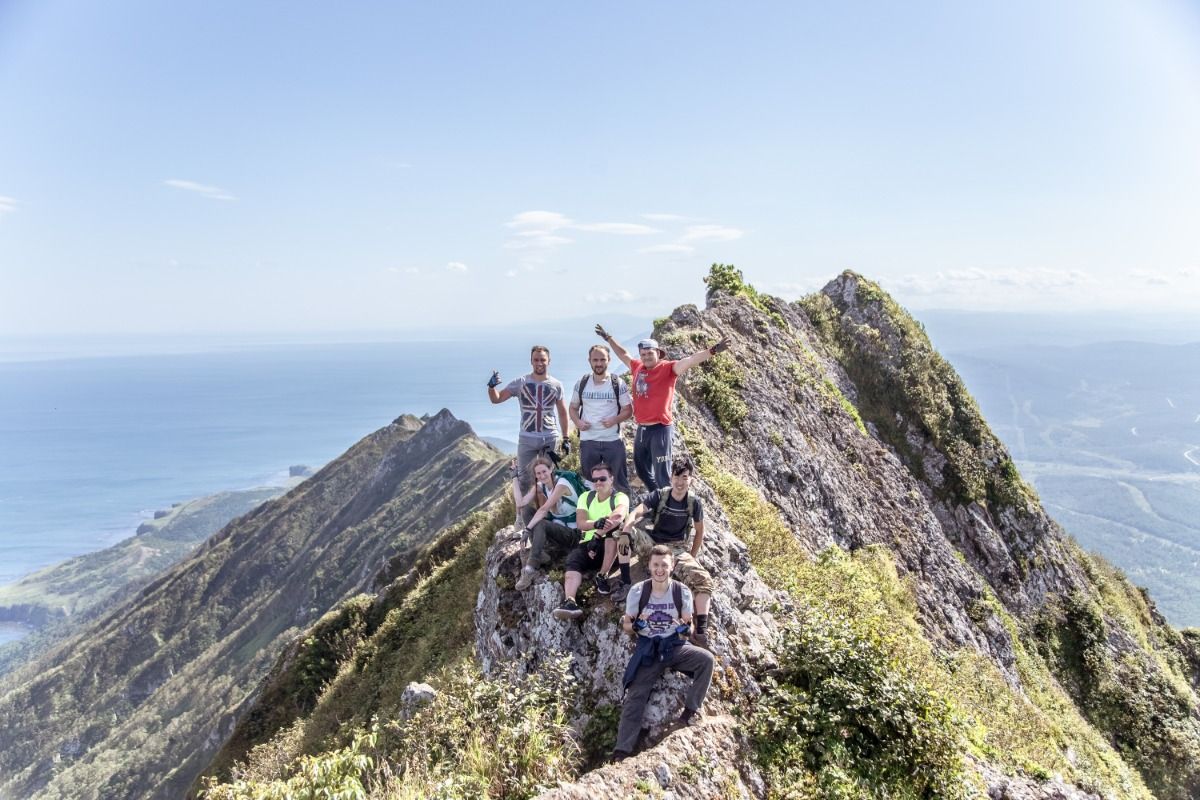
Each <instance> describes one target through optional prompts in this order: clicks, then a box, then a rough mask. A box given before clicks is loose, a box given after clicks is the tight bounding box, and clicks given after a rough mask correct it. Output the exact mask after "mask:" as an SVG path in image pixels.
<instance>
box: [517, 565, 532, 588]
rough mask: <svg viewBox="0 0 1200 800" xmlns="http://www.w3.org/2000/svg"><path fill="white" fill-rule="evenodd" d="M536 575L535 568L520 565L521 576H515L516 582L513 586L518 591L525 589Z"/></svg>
mask: <svg viewBox="0 0 1200 800" xmlns="http://www.w3.org/2000/svg"><path fill="white" fill-rule="evenodd" d="M536 575H537V570H536V569H534V568H533V567H522V568H521V577H519V578H517V584H516V586H514V587H513V588H515V589H516V590H517V591H518V592H523V591H525V590H526V589H528V588H529V586H530V584H532V583H533V578H534V576H536Z"/></svg>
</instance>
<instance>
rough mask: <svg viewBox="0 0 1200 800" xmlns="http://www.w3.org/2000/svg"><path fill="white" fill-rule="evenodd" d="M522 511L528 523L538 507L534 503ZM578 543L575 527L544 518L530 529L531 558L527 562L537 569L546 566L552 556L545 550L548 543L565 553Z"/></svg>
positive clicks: (523, 517) (577, 532)
mask: <svg viewBox="0 0 1200 800" xmlns="http://www.w3.org/2000/svg"><path fill="white" fill-rule="evenodd" d="M522 511H524V513H523V514H522V515H521V518H522V519H523V520H524V521H525V522H526V523H528V522H529V520H530V519H532V518H533V515H534V513H536V509H535V508H534V507H533V505H532V504H531V505H528V506H526V507H525V508H524V509H522ZM578 543H579V531H577V530H576V529H575V528H568V527H567V526H566V525H563V524H562V523H561V522H556V521H555V520H552V519H545V518H543V519H542V520H541V521H540V522H538V524H537V525H534V526H533V527H532V528H530V529H529V560H528V561H527V562H525V563H527V564H528V565H529V566H531V567H534V568H535V569H536V568H538V567H544V566H546V565H547V564H549V563H550V556H549V555H547V554H546V552H545V551H546V545H547V544H549V545H550V547H551V548H552V549H557V550H561V551H562V552H563V553H566V552H568V551H569V550H570V549H571V548H572V547H574V546H575V545H576V544H578Z"/></svg>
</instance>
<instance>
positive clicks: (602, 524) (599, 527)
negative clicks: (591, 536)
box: [596, 517, 609, 534]
mask: <svg viewBox="0 0 1200 800" xmlns="http://www.w3.org/2000/svg"><path fill="white" fill-rule="evenodd" d="M608 523H609V519H608V517H604V518H603V519H598V520H596V533H597V534H601V533H604V529H605V528H607V527H608Z"/></svg>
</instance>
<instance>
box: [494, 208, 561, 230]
mask: <svg viewBox="0 0 1200 800" xmlns="http://www.w3.org/2000/svg"><path fill="white" fill-rule="evenodd" d="M505 224H506V225H507V226H508V227H510V228H520V229H522V230H535V231H556V230H558V229H559V228H567V227H570V226H571V225H572V224H573V223H572V222H571V219H570V218H569V217H567V216H564V215H563V214H559V213H558V212H557V211H522V212H521V213H520V214H517V215H516V216H515V217H513V218H512V220H511V221H509V222H506V223H505Z"/></svg>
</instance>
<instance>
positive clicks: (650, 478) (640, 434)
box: [633, 425, 675, 492]
mask: <svg viewBox="0 0 1200 800" xmlns="http://www.w3.org/2000/svg"><path fill="white" fill-rule="evenodd" d="M674 431H675V426H674V425H638V427H637V435H636V436H634V439H633V468H634V469H635V470H636V471H637V476H638V477H639V478H641V479H642V483H644V484H646V491H648V492H652V491H654V490H655V489H669V488H671V434H672V433H674Z"/></svg>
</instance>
